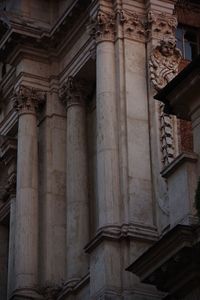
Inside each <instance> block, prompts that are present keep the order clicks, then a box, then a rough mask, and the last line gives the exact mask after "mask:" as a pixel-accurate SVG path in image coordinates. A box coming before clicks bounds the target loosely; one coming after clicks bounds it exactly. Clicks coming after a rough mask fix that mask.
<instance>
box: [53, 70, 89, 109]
mask: <svg viewBox="0 0 200 300" xmlns="http://www.w3.org/2000/svg"><path fill="white" fill-rule="evenodd" d="M89 94H90V88H89V85H88V84H87V83H86V81H84V80H76V79H74V78H73V77H71V76H70V77H68V79H67V81H66V82H65V83H64V84H63V86H62V88H61V90H60V95H59V96H60V100H61V101H62V102H63V103H64V105H65V108H66V109H68V108H69V107H70V106H72V105H85V101H86V99H87V97H88V95H89Z"/></svg>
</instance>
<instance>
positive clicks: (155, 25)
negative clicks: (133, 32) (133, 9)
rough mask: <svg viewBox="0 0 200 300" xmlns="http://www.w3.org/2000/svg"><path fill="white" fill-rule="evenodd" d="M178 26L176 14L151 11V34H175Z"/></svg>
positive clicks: (149, 27)
mask: <svg viewBox="0 0 200 300" xmlns="http://www.w3.org/2000/svg"><path fill="white" fill-rule="evenodd" d="M176 27H177V19H176V17H175V16H174V15H169V14H166V13H156V12H153V11H150V12H149V14H148V33H149V36H152V37H155V38H159V39H160V38H161V37H163V36H164V35H171V36H174V33H175V29H176Z"/></svg>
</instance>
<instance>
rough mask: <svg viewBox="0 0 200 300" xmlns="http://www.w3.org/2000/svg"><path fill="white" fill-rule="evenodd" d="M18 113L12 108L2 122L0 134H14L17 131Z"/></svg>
mask: <svg viewBox="0 0 200 300" xmlns="http://www.w3.org/2000/svg"><path fill="white" fill-rule="evenodd" d="M16 127H17V113H16V111H15V110H14V109H12V110H11V111H10V112H9V113H8V114H7V115H6V116H5V117H4V119H3V121H2V122H1V123H0V134H1V135H9V136H14V135H15V134H16V133H17V128H16Z"/></svg>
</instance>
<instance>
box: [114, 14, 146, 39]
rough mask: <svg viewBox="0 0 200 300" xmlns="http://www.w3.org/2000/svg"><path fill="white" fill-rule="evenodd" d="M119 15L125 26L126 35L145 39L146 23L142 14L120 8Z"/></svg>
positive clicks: (121, 22)
mask: <svg viewBox="0 0 200 300" xmlns="http://www.w3.org/2000/svg"><path fill="white" fill-rule="evenodd" d="M117 15H118V18H119V22H120V24H121V25H122V26H123V35H124V37H126V38H131V39H135V40H139V41H140V40H142V41H143V40H144V39H145V23H144V21H143V20H142V17H141V16H139V15H138V14H137V13H135V12H130V11H128V10H119V11H117Z"/></svg>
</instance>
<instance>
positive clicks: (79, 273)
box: [0, 0, 200, 300]
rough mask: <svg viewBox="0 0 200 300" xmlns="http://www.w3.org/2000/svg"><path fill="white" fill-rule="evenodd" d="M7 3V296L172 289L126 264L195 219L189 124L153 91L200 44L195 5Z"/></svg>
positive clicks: (1, 115)
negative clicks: (144, 279)
mask: <svg viewBox="0 0 200 300" xmlns="http://www.w3.org/2000/svg"><path fill="white" fill-rule="evenodd" d="M0 5H1V12H0V61H1V62H0V270H1V272H0V299H2V300H6V299H9V300H11V299H12V300H22V299H57V300H69V299H70V300H72V299H73V300H86V299H87V300H88V299H91V300H92V299H94V300H96V299H98V300H100V299H104V300H108V299H109V300H111V299H112V300H117V299H124V300H130V299H134V300H155V299H164V297H165V296H166V293H163V292H161V291H160V290H158V289H157V288H156V287H155V286H153V285H150V284H149V283H142V282H141V281H140V279H139V277H137V276H136V275H135V274H132V273H131V272H128V271H127V270H126V269H127V267H128V266H129V265H130V264H131V263H132V262H133V261H134V260H136V259H138V258H139V257H140V256H141V255H142V254H143V253H144V252H145V251H146V250H147V249H148V248H149V247H150V246H152V245H153V244H155V242H157V241H159V240H160V239H161V238H162V237H163V236H164V235H165V234H167V233H169V231H170V230H171V229H173V227H175V226H176V225H177V224H184V225H188V226H189V225H191V224H194V223H195V222H196V212H195V209H194V207H193V205H192V201H193V197H194V191H195V188H196V182H197V172H196V163H197V159H198V158H197V156H196V154H195V153H193V145H192V134H191V124H190V122H189V121H179V120H178V119H176V117H172V116H171V115H168V114H166V113H165V112H164V110H163V105H162V104H160V103H159V102H156V101H155V100H154V99H153V97H154V95H155V94H156V92H157V91H159V90H160V89H162V88H163V87H164V86H165V85H166V84H167V83H168V82H169V81H171V79H172V78H173V77H175V76H176V75H177V73H178V72H179V70H180V69H181V68H183V66H185V64H186V63H187V61H188V60H191V59H192V58H193V57H195V55H197V53H198V52H199V47H200V34H199V28H200V18H199V16H200V3H199V1H195V0H193V1H192V0H191V1H189V0H188V1H181V0H180V1H177V0H57V1H54V0H49V1H47V0H29V1H27V0H7V1H0ZM175 36H176V38H177V40H178V42H177V45H176V39H175ZM179 48H181V51H180V50H179ZM183 151H184V152H183ZM181 155H182V156H181ZM182 158H184V159H183V160H182ZM185 160H186V161H187V162H188V164H187V166H186V167H185V165H184V166H182V164H181V163H182V161H184V162H185ZM177 165H178V166H180V165H181V166H182V170H181V171H180V172H177V174H175V172H174V171H172V169H173V167H174V166H177ZM174 168H175V169H176V167H174ZM173 170H174V169H173ZM176 170H177V169H176ZM160 173H161V174H160ZM171 174H173V175H174V176H171ZM188 178H189V179H190V180H187V179H188ZM174 182H175V183H178V184H179V187H180V189H181V190H182V188H181V187H182V186H184V187H185V188H184V190H182V193H181V198H180V197H179V196H178V195H177V193H176V189H174V185H173V183H174ZM166 254H167V253H166Z"/></svg>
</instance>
